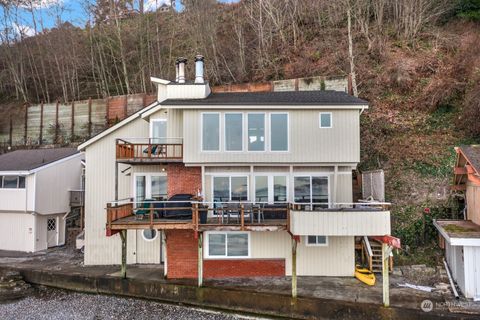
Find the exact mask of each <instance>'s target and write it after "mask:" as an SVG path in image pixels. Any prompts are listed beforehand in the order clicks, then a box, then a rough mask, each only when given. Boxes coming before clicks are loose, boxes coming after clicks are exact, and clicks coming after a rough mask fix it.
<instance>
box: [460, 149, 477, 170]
mask: <svg viewBox="0 0 480 320" xmlns="http://www.w3.org/2000/svg"><path fill="white" fill-rule="evenodd" d="M458 148H459V149H460V150H461V152H462V153H463V155H464V157H465V159H466V160H467V161H468V162H469V164H470V165H471V166H472V167H473V169H475V171H476V172H477V173H480V145H471V146H460V147H458Z"/></svg>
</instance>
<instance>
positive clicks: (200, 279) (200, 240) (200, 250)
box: [198, 232, 203, 287]
mask: <svg viewBox="0 0 480 320" xmlns="http://www.w3.org/2000/svg"><path fill="white" fill-rule="evenodd" d="M202 285H203V233H201V232H200V233H199V235H198V286H199V287H201V286H202Z"/></svg>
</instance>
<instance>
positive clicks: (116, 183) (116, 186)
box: [115, 161, 118, 201]
mask: <svg viewBox="0 0 480 320" xmlns="http://www.w3.org/2000/svg"><path fill="white" fill-rule="evenodd" d="M117 200H118V162H117V161H115V201H117Z"/></svg>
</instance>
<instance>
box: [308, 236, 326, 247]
mask: <svg viewBox="0 0 480 320" xmlns="http://www.w3.org/2000/svg"><path fill="white" fill-rule="evenodd" d="M307 246H328V239H327V236H307Z"/></svg>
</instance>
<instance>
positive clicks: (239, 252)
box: [79, 56, 390, 283]
mask: <svg viewBox="0 0 480 320" xmlns="http://www.w3.org/2000/svg"><path fill="white" fill-rule="evenodd" d="M185 64H186V59H179V60H178V61H177V64H176V66H177V78H176V80H175V81H168V80H163V79H158V78H152V81H153V83H155V85H156V86H157V88H158V98H157V101H156V102H154V103H152V104H151V105H149V106H147V107H145V108H144V109H142V110H140V111H138V112H137V113H135V114H132V115H131V116H130V117H128V118H126V119H124V120H123V121H121V122H119V123H117V124H116V125H114V126H112V127H110V128H109V129H107V130H105V131H104V132H102V133H100V134H99V135H97V136H95V137H93V138H91V139H90V140H88V141H86V142H84V143H83V144H81V145H80V146H79V150H81V151H83V152H84V153H85V157H86V161H87V163H88V164H89V165H88V169H87V171H86V194H85V201H86V203H85V214H86V226H85V264H86V265H107V264H120V263H122V265H123V269H122V270H123V272H125V268H126V265H125V264H126V263H127V264H159V265H160V264H163V265H164V268H163V270H164V273H165V276H166V277H167V278H194V279H199V283H201V279H203V278H224V277H250V276H285V275H305V276H353V275H354V269H355V237H356V236H385V235H389V234H390V212H389V211H388V209H387V208H385V206H384V205H383V204H379V203H375V204H374V205H369V204H368V203H366V204H364V205H360V206H359V205H355V204H352V170H353V169H355V168H356V166H357V164H358V163H359V161H360V116H361V114H362V112H363V111H364V110H365V109H367V108H368V103H367V102H366V101H364V100H361V99H359V98H356V97H353V96H351V95H348V94H347V93H345V92H336V91H294V92H237V93H211V90H210V87H209V84H208V83H207V82H206V81H205V80H204V78H203V57H201V56H197V57H196V61H195V66H196V68H195V70H196V76H195V80H192V81H188V80H186V79H185ZM186 194H187V195H190V196H191V199H193V200H191V201H192V202H191V203H192V204H190V203H188V202H187V203H186V202H185V198H183V195H186ZM178 195H180V197H178ZM173 196H175V197H173ZM172 197H173V200H174V199H178V201H176V202H175V201H172ZM147 199H148V200H147ZM167 199H168V200H170V201H167V202H165V200H167ZM181 199H183V200H181ZM179 207H181V208H179ZM178 213H182V217H180V215H179V214H178Z"/></svg>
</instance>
